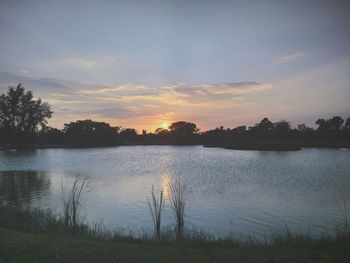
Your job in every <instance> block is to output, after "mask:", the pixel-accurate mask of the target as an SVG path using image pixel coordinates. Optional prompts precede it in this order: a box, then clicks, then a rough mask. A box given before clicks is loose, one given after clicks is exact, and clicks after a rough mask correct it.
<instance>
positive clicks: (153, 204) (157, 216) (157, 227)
mask: <svg viewBox="0 0 350 263" xmlns="http://www.w3.org/2000/svg"><path fill="white" fill-rule="evenodd" d="M158 192H159V197H157V194H156V192H155V190H154V186H153V185H152V188H151V197H152V200H151V201H148V206H149V208H150V211H151V215H152V220H153V225H154V234H155V237H156V238H158V239H160V236H161V221H162V211H163V209H164V199H163V189H160V191H158Z"/></svg>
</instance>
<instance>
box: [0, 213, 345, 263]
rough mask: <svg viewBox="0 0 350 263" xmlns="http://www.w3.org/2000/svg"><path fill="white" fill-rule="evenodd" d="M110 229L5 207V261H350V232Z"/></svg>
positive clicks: (1, 248)
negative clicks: (137, 232)
mask: <svg viewBox="0 0 350 263" xmlns="http://www.w3.org/2000/svg"><path fill="white" fill-rule="evenodd" d="M152 237H153V235H144V236H140V237H133V236H125V235H122V234H120V233H119V234H118V233H110V232H108V231H105V230H104V229H103V227H102V226H101V225H100V224H93V225H88V224H84V223H80V224H78V225H76V226H75V227H68V228H67V227H66V226H65V224H64V220H63V219H61V218H60V217H58V216H56V215H54V214H53V213H52V212H50V211H49V210H47V211H43V210H17V209H13V208H0V262H268V263H271V262H348V261H349V260H350V250H349V248H350V232H349V231H345V230H343V231H338V232H337V233H336V234H335V235H334V236H330V235H323V236H320V237H318V238H315V237H312V236H310V235H308V234H293V233H291V232H290V231H288V230H287V231H286V233H283V234H276V235H274V236H271V237H270V239H269V241H268V242H260V241H258V240H256V239H255V238H254V237H249V236H248V237H246V238H242V237H237V238H233V237H228V238H226V239H222V240H213V239H211V238H210V237H209V236H208V235H206V234H205V233H200V232H196V231H194V232H192V233H186V231H185V234H184V237H183V239H181V240H176V239H174V238H170V239H169V238H164V239H160V240H158V239H154V238H152Z"/></svg>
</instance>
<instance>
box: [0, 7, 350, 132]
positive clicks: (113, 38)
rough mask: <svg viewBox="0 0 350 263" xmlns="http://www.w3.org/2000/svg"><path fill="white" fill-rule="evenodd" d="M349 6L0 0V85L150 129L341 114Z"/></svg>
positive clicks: (349, 95)
mask: <svg viewBox="0 0 350 263" xmlns="http://www.w3.org/2000/svg"><path fill="white" fill-rule="evenodd" d="M349 14H350V1H337V0H334V1H322V0H317V1H297V0H294V1H262V0H257V1H205V0H203V1H194V0H188V1H182V0H177V1H175V0H173V1H167V0H160V1H152V0H150V1H145V0H141V1H46V0H45V1H44V0H42V1H16V0H11V1H5V0H0V92H1V93H2V92H5V91H6V89H7V87H8V86H9V85H17V84H18V83H19V82H21V83H22V84H23V85H24V87H25V88H27V89H30V90H32V91H33V92H34V95H35V96H37V97H41V98H42V99H43V100H44V101H47V102H49V103H50V104H51V105H52V107H53V110H54V112H55V113H54V115H53V118H52V119H51V120H50V122H49V124H50V125H52V126H54V127H58V128H62V127H63V123H65V122H69V121H74V120H78V119H85V118H90V119H93V120H99V121H106V122H109V123H111V124H112V125H121V126H123V127H133V128H136V129H138V130H139V131H140V130H142V129H147V130H148V131H153V130H154V129H155V128H157V127H162V126H164V125H167V124H170V123H171V122H173V121H177V120H187V121H192V122H195V123H196V124H197V126H199V128H201V129H202V130H206V129H210V128H215V127H217V126H220V125H224V126H225V127H231V128H232V127H235V126H238V125H241V124H248V125H251V124H254V123H255V122H257V121H259V120H260V119H262V118H263V117H265V116H267V117H269V118H270V119H271V120H273V121H277V120H281V119H286V120H290V121H291V122H292V124H293V125H296V124H297V123H301V122H305V123H307V124H309V125H312V124H313V123H314V121H315V120H316V119H317V118H319V117H331V116H333V115H340V116H342V117H343V118H345V117H348V116H350V103H349V102H350V85H349V84H350V15H349Z"/></svg>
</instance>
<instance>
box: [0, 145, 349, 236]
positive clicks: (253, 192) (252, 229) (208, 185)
mask: <svg viewBox="0 0 350 263" xmlns="http://www.w3.org/2000/svg"><path fill="white" fill-rule="evenodd" d="M75 174H80V175H84V176H89V177H90V179H89V181H90V182H89V185H90V191H89V193H88V195H87V199H86V201H85V206H84V209H83V211H82V214H83V215H84V216H85V217H86V219H87V220H90V221H93V220H102V221H103V222H104V224H105V225H106V226H107V227H109V228H110V229H113V228H115V227H121V228H124V229H132V230H133V231H140V230H142V229H147V228H150V227H151V226H152V221H151V217H150V213H149V207H148V205H147V199H149V198H150V193H149V191H150V188H151V186H152V185H154V186H155V187H157V188H158V187H163V188H164V190H165V196H166V199H167V200H166V204H167V207H166V209H165V218H164V225H165V226H166V225H171V224H172V223H173V218H172V213H171V210H170V208H169V206H168V204H169V202H168V184H169V182H171V181H172V180H174V179H176V178H181V179H182V180H183V181H184V182H185V184H186V187H187V200H188V203H187V204H188V206H187V214H186V223H187V224H188V225H189V226H192V225H193V226H195V227H196V228H199V229H203V230H205V231H210V232H211V233H213V234H214V235H216V236H225V235H227V234H230V233H232V232H234V233H246V234H255V235H258V236H262V235H265V234H269V233H271V232H275V231H280V230H283V229H285V226H286V225H287V226H288V227H289V228H290V229H292V230H296V231H308V232H311V233H314V234H317V233H320V232H325V231H334V229H335V228H336V227H337V226H339V225H340V224H341V223H343V219H344V217H343V216H342V212H343V211H344V204H345V206H346V207H347V209H348V211H350V207H349V205H350V190H349V189H350V150H344V149H303V150H302V151H296V152H265V151H238V150H237V151H236V150H225V149H215V148H203V147H201V146H130V147H126V146H124V147H115V148H94V149H45V150H30V151H0V205H8V204H10V205H13V206H24V207H26V206H31V207H50V208H52V209H54V210H56V211H57V212H58V213H59V212H60V209H61V197H62V195H61V182H62V181H63V182H65V181H66V180H69V179H67V178H70V177H72V176H73V175H75Z"/></svg>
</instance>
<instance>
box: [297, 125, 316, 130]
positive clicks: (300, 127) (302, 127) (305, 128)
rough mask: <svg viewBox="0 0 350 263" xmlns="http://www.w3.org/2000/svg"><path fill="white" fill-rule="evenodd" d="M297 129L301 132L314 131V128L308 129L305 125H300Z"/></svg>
mask: <svg viewBox="0 0 350 263" xmlns="http://www.w3.org/2000/svg"><path fill="white" fill-rule="evenodd" d="M297 129H298V130H299V131H301V132H309V131H312V130H313V129H312V128H310V127H308V126H307V125H306V124H305V123H302V124H298V126H297Z"/></svg>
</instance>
